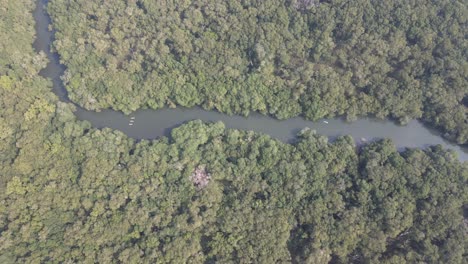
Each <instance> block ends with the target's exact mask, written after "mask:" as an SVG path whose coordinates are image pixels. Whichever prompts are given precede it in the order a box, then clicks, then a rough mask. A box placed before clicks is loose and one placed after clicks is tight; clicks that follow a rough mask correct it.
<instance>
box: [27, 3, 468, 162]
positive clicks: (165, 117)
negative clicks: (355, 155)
mask: <svg viewBox="0 0 468 264" xmlns="http://www.w3.org/2000/svg"><path fill="white" fill-rule="evenodd" d="M46 5H47V0H38V5H37V7H36V9H35V11H34V18H35V21H36V25H35V27H36V40H35V42H34V44H33V47H34V48H35V50H36V51H37V52H39V51H43V52H45V53H46V54H47V57H48V59H49V63H48V65H47V67H46V68H45V69H43V70H42V71H41V72H40V75H41V76H43V77H45V78H49V79H51V80H52V82H53V91H54V93H55V94H56V95H57V96H58V97H59V99H60V100H61V101H63V102H66V103H71V104H74V103H73V102H71V101H70V100H69V99H68V97H67V91H66V89H65V87H64V86H63V83H62V81H61V79H60V76H62V74H63V72H64V70H65V66H63V65H61V64H60V62H59V56H58V54H56V53H53V52H51V49H50V46H51V43H52V41H53V39H54V36H53V32H51V31H49V24H50V17H49V15H48V14H47V11H46ZM74 105H75V106H76V111H75V115H76V116H77V118H78V119H80V120H86V121H88V122H90V123H91V124H92V126H93V127H96V128H105V127H108V128H112V129H116V130H119V131H122V132H123V133H125V134H126V135H128V136H129V137H132V138H135V139H155V138H158V137H161V136H168V135H169V134H170V131H171V129H172V128H174V127H177V126H179V125H181V124H183V123H186V122H188V121H190V120H196V119H200V120H202V121H204V122H217V121H222V122H223V123H224V124H225V125H226V127H227V128H235V129H241V130H252V131H255V132H260V133H264V134H268V135H270V136H271V137H273V138H277V139H279V140H281V141H284V142H293V141H294V140H295V139H296V135H297V133H298V132H299V131H300V130H301V129H303V128H305V127H309V128H311V129H313V130H315V131H317V133H319V134H322V135H327V136H328V137H329V138H330V139H333V138H336V137H337V136H340V135H350V136H352V137H353V138H354V140H355V141H356V142H357V143H358V144H360V143H363V142H369V141H373V140H376V139H381V138H389V139H391V140H392V141H393V142H394V144H395V145H396V146H397V148H398V149H404V148H407V147H409V148H425V147H428V146H430V145H437V144H440V145H442V146H444V147H445V148H447V149H451V150H454V151H455V152H456V153H457V154H458V157H459V158H460V160H462V161H467V160H468V149H467V148H466V147H461V146H459V145H456V144H453V143H451V142H448V141H447V140H445V139H443V138H442V137H441V135H440V133H438V132H436V131H434V130H433V129H429V128H427V127H425V126H424V125H423V124H422V123H421V122H419V121H417V120H413V121H411V122H410V123H409V124H408V125H406V126H399V125H397V124H395V123H394V122H392V121H382V120H377V119H372V118H362V119H359V120H357V121H354V122H351V123H349V122H345V121H344V120H342V119H338V118H336V119H327V120H322V121H319V122H312V121H308V120H304V119H303V118H301V117H296V118H291V119H287V120H278V119H275V118H273V117H269V116H265V115H261V114H259V113H251V114H250V115H249V117H243V116H238V115H233V116H231V115H227V114H222V113H219V112H216V111H207V110H204V109H201V108H199V107H196V108H182V107H179V108H176V109H168V108H165V109H160V110H151V109H142V110H138V111H136V112H134V113H132V114H130V115H128V116H127V115H124V114H123V113H121V112H118V111H114V110H110V109H106V110H103V111H101V112H94V111H88V110H86V109H83V108H82V107H80V106H78V105H76V104H74Z"/></svg>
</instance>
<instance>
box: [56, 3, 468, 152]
mask: <svg viewBox="0 0 468 264" xmlns="http://www.w3.org/2000/svg"><path fill="white" fill-rule="evenodd" d="M49 10H50V12H51V14H52V17H53V21H54V28H55V29H56V30H57V33H56V41H55V47H56V49H57V51H58V52H59V53H60V56H61V60H62V62H63V63H64V64H65V65H66V66H67V68H68V70H67V71H66V74H65V76H64V80H65V83H66V86H67V89H68V91H69V92H70V96H71V98H72V100H74V101H75V102H78V103H79V104H80V105H82V106H84V107H86V108H88V109H101V108H109V107H111V108H114V109H118V110H123V111H126V112H128V111H133V110H135V109H138V108H141V107H150V108H161V107H163V106H165V105H169V106H174V104H177V105H182V106H189V107H190V106H193V105H202V106H203V107H205V108H208V109H217V110H219V111H221V112H225V113H242V114H248V112H249V111H259V112H262V113H265V114H272V115H275V116H277V117H279V118H287V117H292V116H296V115H298V114H302V115H304V116H305V117H306V118H309V119H313V120H316V119H319V118H322V117H330V116H336V115H344V116H346V117H347V118H348V119H350V120H352V119H355V118H356V117H357V116H360V115H375V116H377V117H380V118H387V117H389V118H394V119H396V120H399V121H400V122H401V123H406V122H407V121H409V120H410V119H414V118H421V119H422V120H424V121H426V122H427V123H430V124H432V125H433V126H436V127H439V128H441V129H442V130H443V131H445V132H446V136H447V137H449V138H451V139H453V140H456V141H457V142H458V143H461V144H465V143H467V142H468V124H467V121H466V120H467V118H466V116H467V105H468V82H467V79H466V76H467V75H468V73H467V67H468V64H467V60H466V58H467V57H468V54H467V51H468V47H467V41H466V35H467V34H468V31H467V28H468V27H467V18H468V9H467V5H466V2H465V1H462V0H443V1H434V0H411V1H407V0H396V1H381V0H355V1H348V0H333V1H319V0H290V1H280V0H243V1H238V0H226V1H209V0H197V1H165V0H163V1H153V0H132V1H127V0H115V1H102V0H51V4H50V8H49Z"/></svg>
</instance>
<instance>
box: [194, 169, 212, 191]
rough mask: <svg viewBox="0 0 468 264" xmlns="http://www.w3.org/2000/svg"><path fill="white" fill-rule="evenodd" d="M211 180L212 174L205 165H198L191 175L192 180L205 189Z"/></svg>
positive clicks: (198, 186) (196, 185)
mask: <svg viewBox="0 0 468 264" xmlns="http://www.w3.org/2000/svg"><path fill="white" fill-rule="evenodd" d="M210 180H211V174H209V173H208V172H207V171H206V169H205V168H204V167H201V166H198V167H197V168H196V169H195V171H194V172H193V173H192V175H190V181H191V182H192V183H193V185H195V187H197V188H198V189H203V188H204V187H206V186H207V185H208V183H209V182H210Z"/></svg>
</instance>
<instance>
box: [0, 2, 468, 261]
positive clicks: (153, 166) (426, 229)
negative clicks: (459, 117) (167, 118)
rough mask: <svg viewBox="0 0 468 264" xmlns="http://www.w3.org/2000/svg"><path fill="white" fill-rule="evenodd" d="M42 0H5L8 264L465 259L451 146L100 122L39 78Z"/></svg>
mask: <svg viewBox="0 0 468 264" xmlns="http://www.w3.org/2000/svg"><path fill="white" fill-rule="evenodd" d="M155 2H156V1H155ZM301 3H314V2H313V1H303V2H301ZM299 6H300V7H301V8H302V9H305V10H308V8H312V7H311V6H308V5H305V6H304V5H299ZM33 8H34V3H33V1H32V0H21V1H18V0H0V33H1V36H3V38H2V40H1V41H0V121H1V122H0V153H2V154H1V155H0V201H1V202H0V263H75V262H76V263H109V262H116V263H214V262H220V263H252V262H254V263H277V262H286V263H287V262H292V263H329V262H332V263H405V262H407V263H415V262H419V263H423V262H424V263H465V262H466V248H467V245H468V244H467V243H468V241H467V238H466V233H467V224H466V222H467V220H466V218H465V215H464V213H465V214H466V208H467V204H468V196H467V194H468V190H467V185H466V181H467V179H468V167H467V163H464V164H463V163H460V162H459V161H458V160H457V157H456V155H455V154H454V153H452V152H448V151H445V150H443V149H441V148H440V147H439V146H435V147H431V148H428V149H426V150H418V149H408V150H405V151H403V152H398V151H397V150H396V149H395V147H394V146H393V145H392V143H391V142H389V141H388V140H382V141H380V142H374V143H370V144H368V145H366V146H364V147H362V148H360V149H358V148H356V146H355V144H354V142H353V140H352V139H351V138H350V137H341V138H338V139H337V140H336V141H334V142H328V139H327V138H326V137H323V136H320V135H316V134H315V133H314V132H313V131H311V130H309V129H304V130H303V131H302V132H301V133H300V135H299V139H298V141H297V142H296V143H295V144H285V143H282V142H279V141H277V140H274V139H271V138H270V137H268V136H266V135H261V134H256V133H253V132H246V131H238V130H227V129H225V128H224V125H223V124H222V123H214V124H204V123H202V122H200V121H194V122H190V123H188V124H185V125H183V126H180V127H178V128H176V129H174V130H173V131H172V136H171V138H161V139H159V140H154V141H140V142H135V141H134V140H133V139H130V138H127V137H126V136H125V135H124V134H122V133H120V132H117V131H112V130H109V129H103V130H97V129H93V128H91V127H90V125H89V123H87V122H81V121H78V120H76V118H75V117H74V115H73V106H72V105H70V104H65V103H62V102H60V101H58V99H57V97H56V96H55V95H54V94H53V93H52V92H51V82H50V80H46V79H44V78H42V77H40V76H39V75H38V72H39V70H40V69H41V68H43V67H44V65H45V57H44V55H43V54H40V53H36V52H35V51H34V50H33V49H32V46H31V43H32V42H33V39H34V27H33V24H34V23H33V19H32V16H31V13H30V12H31V10H32V9H33ZM304 12H305V11H304ZM71 13H72V12H71ZM200 178H201V179H203V182H204V183H203V184H200Z"/></svg>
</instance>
